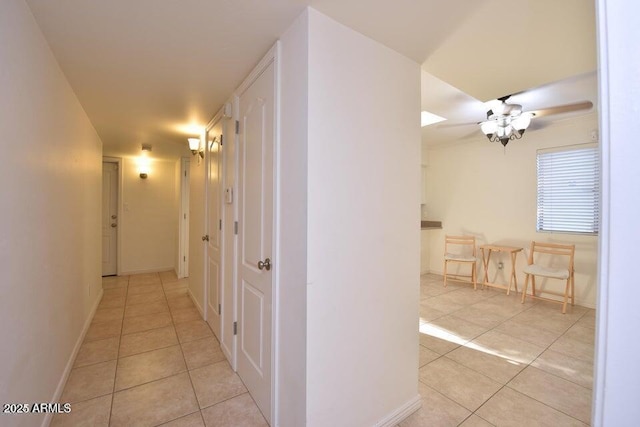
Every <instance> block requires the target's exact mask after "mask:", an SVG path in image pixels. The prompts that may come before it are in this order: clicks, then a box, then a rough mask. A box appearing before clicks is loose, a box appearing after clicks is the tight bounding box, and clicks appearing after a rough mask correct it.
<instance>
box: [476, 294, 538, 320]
mask: <svg viewBox="0 0 640 427" xmlns="http://www.w3.org/2000/svg"><path fill="white" fill-rule="evenodd" d="M516 298H517V297H516V295H515V294H511V295H509V296H506V295H504V296H502V295H497V296H494V297H492V298H486V299H484V300H482V301H480V302H478V303H476V304H473V305H472V307H474V308H476V309H479V310H482V311H486V312H489V313H493V314H497V315H500V316H504V317H507V318H508V317H511V316H515V315H517V314H518V313H522V312H523V311H525V310H527V309H528V308H530V307H531V304H520V300H519V299H518V301H516Z"/></svg>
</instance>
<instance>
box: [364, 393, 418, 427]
mask: <svg viewBox="0 0 640 427" xmlns="http://www.w3.org/2000/svg"><path fill="white" fill-rule="evenodd" d="M421 406H422V398H421V397H420V395H419V394H417V395H415V396H414V397H413V398H412V399H410V400H409V401H408V402H406V403H405V404H404V405H402V406H400V407H399V408H397V409H396V410H395V411H393V412H392V413H390V414H389V415H387V416H386V417H384V418H383V419H382V420H380V421H378V422H377V423H376V424H375V425H376V427H393V426H395V425H397V424H398V423H400V422H401V421H403V420H405V419H406V418H407V417H409V415H411V414H413V413H414V412H415V411H417V410H418V409H420V407H421Z"/></svg>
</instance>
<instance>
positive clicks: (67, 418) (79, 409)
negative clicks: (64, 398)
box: [50, 394, 112, 427]
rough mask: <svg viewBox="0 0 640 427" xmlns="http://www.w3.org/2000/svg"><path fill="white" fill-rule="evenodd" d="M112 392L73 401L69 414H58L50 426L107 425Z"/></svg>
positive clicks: (85, 426) (81, 426) (86, 426)
mask: <svg viewBox="0 0 640 427" xmlns="http://www.w3.org/2000/svg"><path fill="white" fill-rule="evenodd" d="M111 396H112V395H111V394H108V395H106V396H102V397H96V398H95V399H90V400H85V401H84V402H78V403H73V404H72V405H71V412H69V413H68V414H56V415H55V416H54V417H53V420H52V421H51V425H50V427H107V426H108V425H109V415H110V414H111Z"/></svg>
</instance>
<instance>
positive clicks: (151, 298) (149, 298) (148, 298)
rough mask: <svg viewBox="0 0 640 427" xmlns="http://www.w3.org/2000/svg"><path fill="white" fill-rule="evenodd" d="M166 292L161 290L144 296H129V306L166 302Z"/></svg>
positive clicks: (146, 293)
mask: <svg viewBox="0 0 640 427" xmlns="http://www.w3.org/2000/svg"><path fill="white" fill-rule="evenodd" d="M164 300H165V299H164V292H163V291H162V290H160V289H157V290H154V291H151V292H145V293H143V294H135V295H129V296H128V297H127V305H136V304H148V303H152V302H157V301H164Z"/></svg>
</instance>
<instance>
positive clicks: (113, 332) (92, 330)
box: [84, 319, 122, 342]
mask: <svg viewBox="0 0 640 427" xmlns="http://www.w3.org/2000/svg"><path fill="white" fill-rule="evenodd" d="M121 330H122V319H118V320H109V321H107V322H95V321H93V322H92V323H91V325H90V326H89V329H88V330H87V334H86V335H85V336H84V342H89V341H96V340H102V339H105V338H111V337H118V336H120V332H121Z"/></svg>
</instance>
